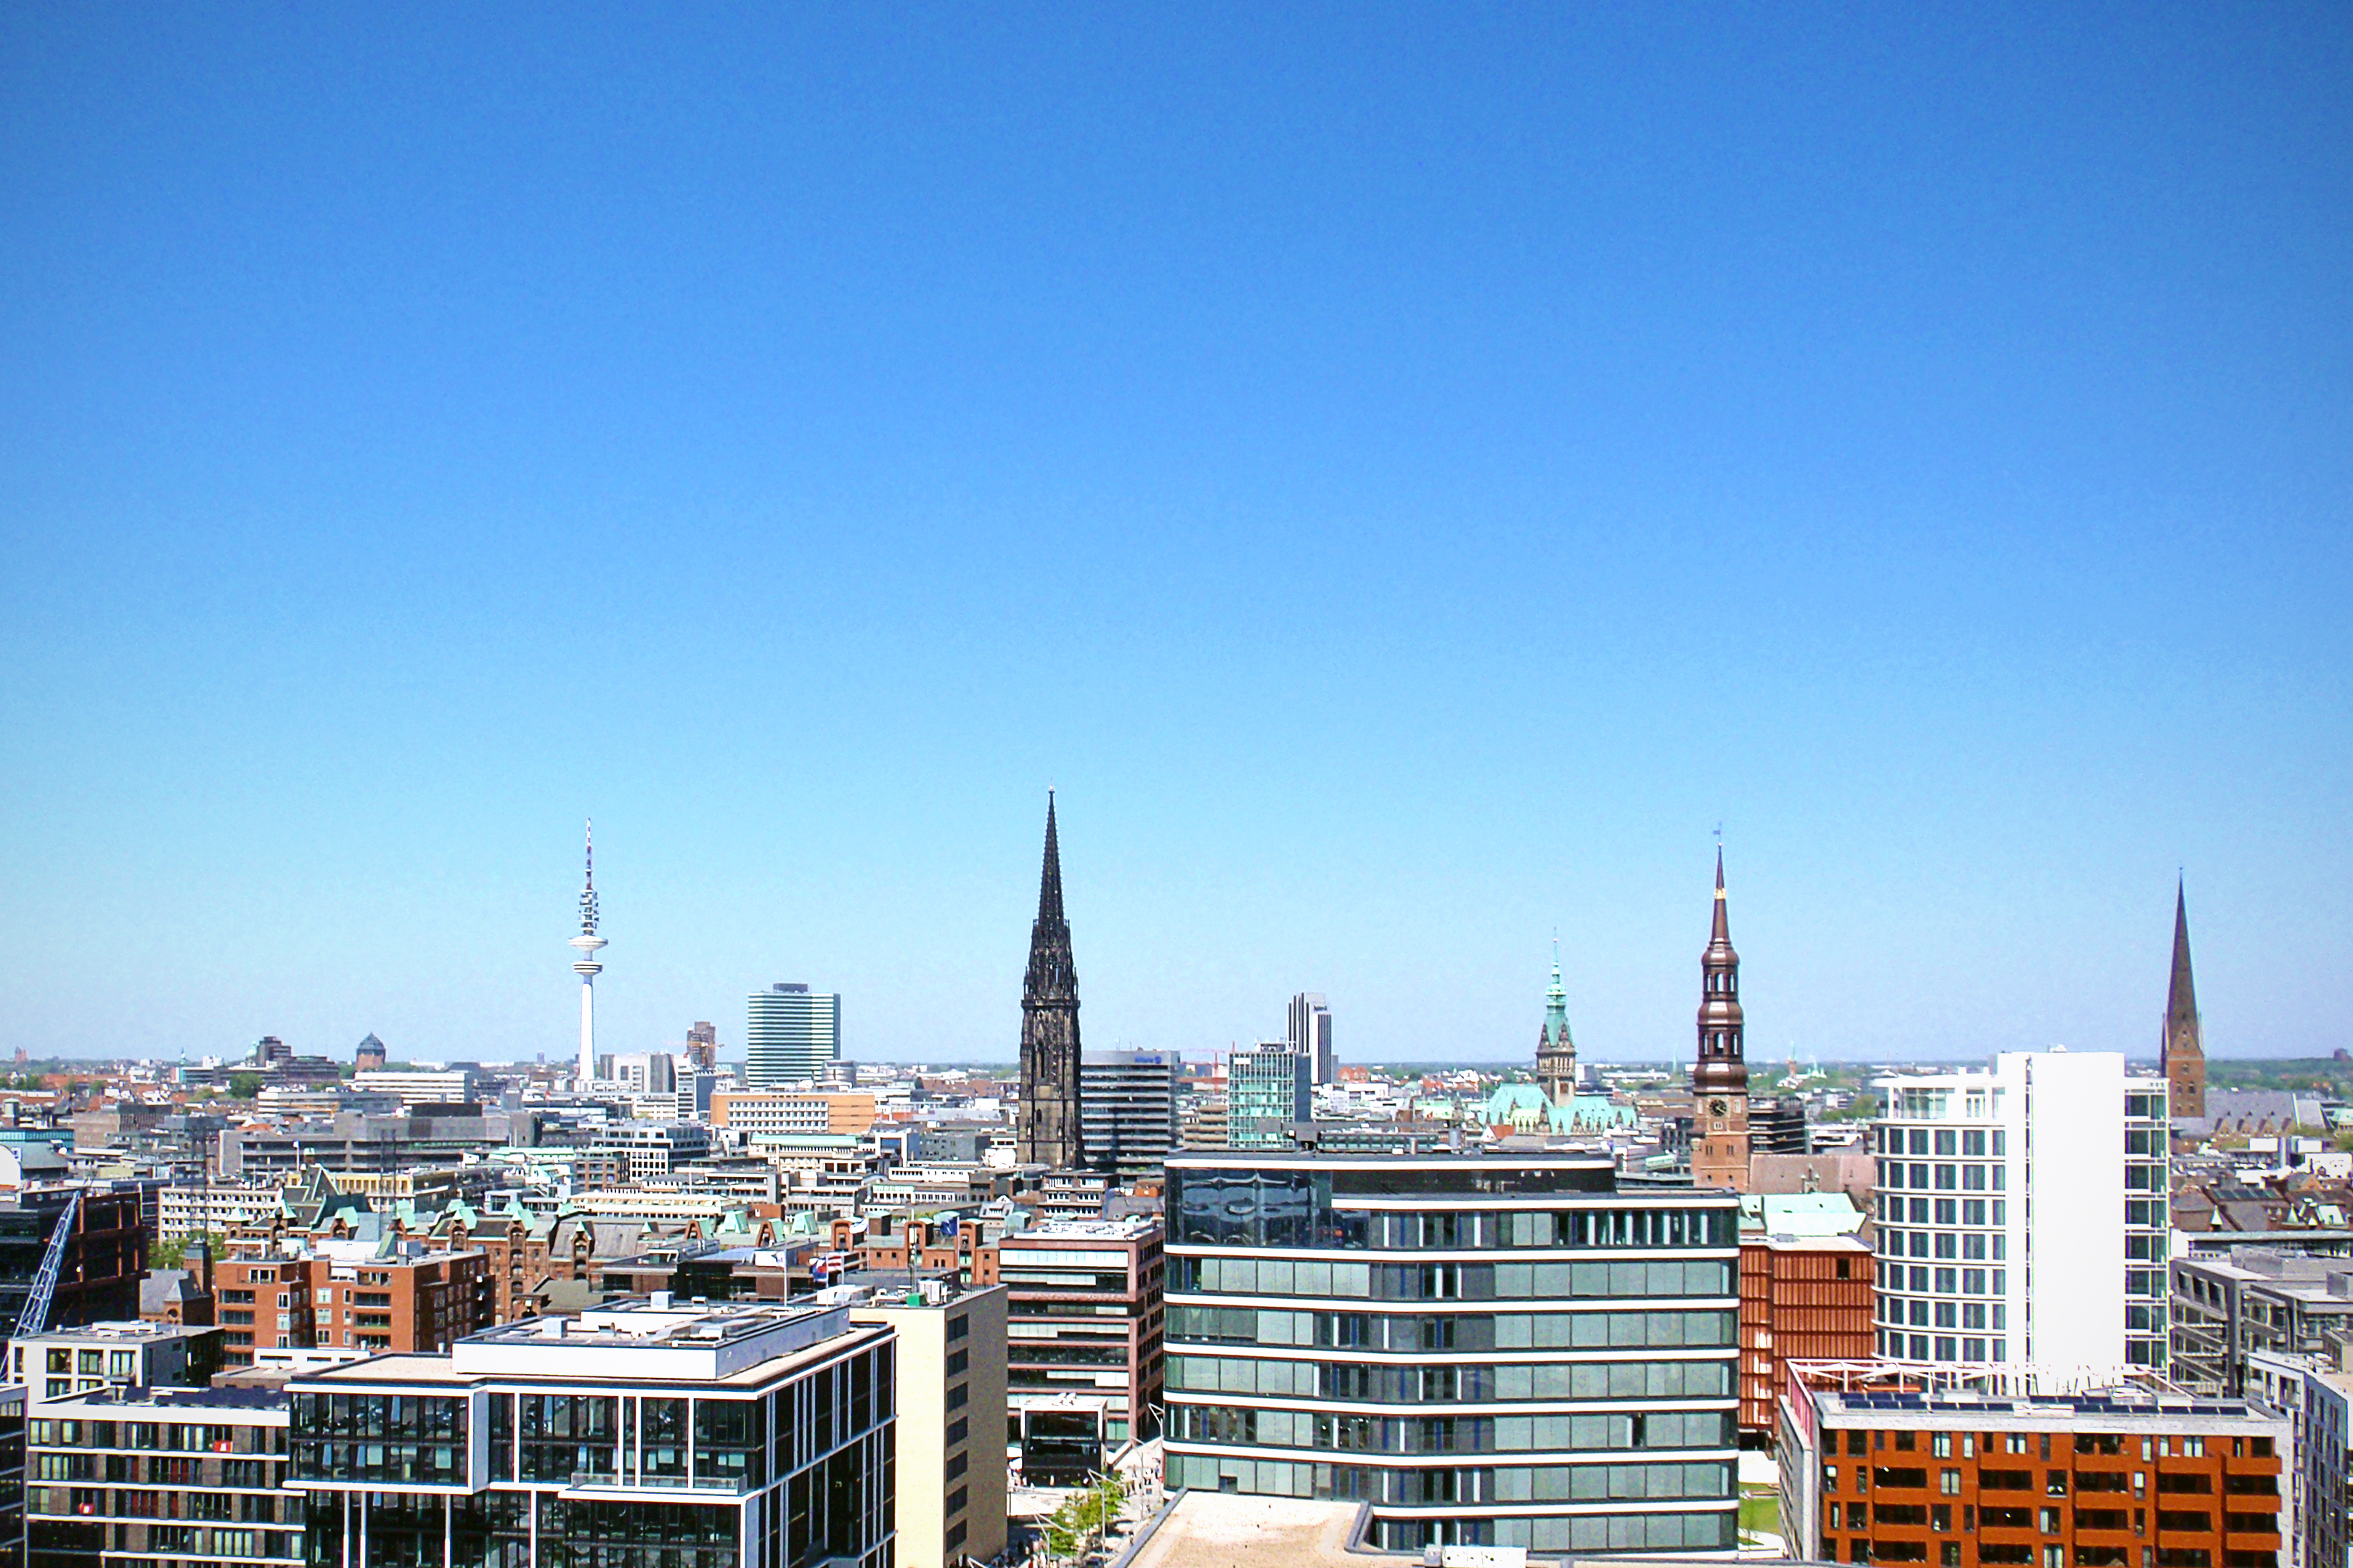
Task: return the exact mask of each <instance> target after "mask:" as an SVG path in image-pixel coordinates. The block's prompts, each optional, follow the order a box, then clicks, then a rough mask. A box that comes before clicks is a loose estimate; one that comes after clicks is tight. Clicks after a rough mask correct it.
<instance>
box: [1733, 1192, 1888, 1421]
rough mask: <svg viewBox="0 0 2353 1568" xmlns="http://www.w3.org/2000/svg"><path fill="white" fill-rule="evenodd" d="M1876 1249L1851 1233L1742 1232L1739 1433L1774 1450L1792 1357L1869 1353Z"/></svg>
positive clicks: (1822, 1358)
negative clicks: (1828, 1234)
mask: <svg viewBox="0 0 2353 1568" xmlns="http://www.w3.org/2000/svg"><path fill="white" fill-rule="evenodd" d="M1871 1304H1872V1279H1871V1248H1869V1247H1865V1246H1864V1245H1863V1244H1862V1242H1860V1241H1857V1240H1856V1239H1855V1238H1854V1237H1851V1236H1760V1235H1750V1236H1744V1237H1741V1238H1740V1437H1741V1441H1742V1442H1743V1443H1744V1444H1745V1445H1746V1446H1747V1447H1763V1448H1769V1447H1772V1446H1773V1444H1774V1440H1775V1436H1776V1427H1777V1421H1776V1417H1775V1412H1776V1410H1778V1407H1779V1405H1780V1397H1781V1389H1782V1385H1783V1384H1785V1383H1787V1382H1788V1364H1789V1363H1791V1362H1793V1361H1846V1360H1858V1359H1863V1358H1867V1357H1869V1356H1870V1355H1871V1354H1872V1352H1873V1348H1874V1346H1873V1341H1872V1321H1871Z"/></svg>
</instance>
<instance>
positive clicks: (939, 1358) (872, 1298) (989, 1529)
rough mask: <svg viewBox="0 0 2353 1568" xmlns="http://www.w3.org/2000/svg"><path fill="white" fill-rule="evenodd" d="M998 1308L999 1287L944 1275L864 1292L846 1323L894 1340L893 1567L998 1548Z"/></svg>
mask: <svg viewBox="0 0 2353 1568" xmlns="http://www.w3.org/2000/svg"><path fill="white" fill-rule="evenodd" d="M1005 1310H1006V1295H1005V1287H1003V1286H1002V1285H995V1286H987V1287H984V1288H982V1289H959V1288H958V1287H957V1285H956V1284H955V1280H954V1278H953V1277H952V1276H951V1277H950V1278H949V1279H937V1278H934V1279H926V1280H923V1281H921V1282H919V1283H918V1284H917V1285H916V1286H915V1287H914V1288H913V1289H902V1290H892V1291H884V1290H882V1289H879V1288H878V1289H874V1290H871V1291H870V1292H868V1293H867V1300H866V1301H865V1302H864V1303H863V1304H862V1305H861V1304H859V1303H856V1302H853V1303H852V1304H851V1306H850V1309H849V1321H851V1322H853V1323H885V1324H888V1325H889V1326H890V1328H891V1330H892V1332H894V1333H895V1334H897V1335H898V1346H899V1351H898V1354H899V1380H898V1389H899V1411H898V1415H899V1426H898V1478H899V1479H898V1486H897V1488H896V1489H895V1490H896V1496H895V1502H894V1506H895V1510H896V1512H895V1515H894V1524H895V1526H896V1529H897V1532H898V1534H897V1541H896V1545H895V1552H896V1556H897V1562H896V1563H895V1565H894V1568H955V1564H957V1563H964V1562H966V1561H970V1562H976V1563H986V1562H987V1561H988V1560H989V1559H991V1558H993V1557H995V1556H996V1555H997V1553H998V1552H1002V1551H1004V1550H1005V1517H1006V1516H1005V1442H1004V1436H1005V1434H1004V1430H1003V1428H1001V1427H1000V1426H998V1425H997V1412H998V1411H1000V1410H1003V1409H1004V1408H1005V1322H1006V1320H1005Z"/></svg>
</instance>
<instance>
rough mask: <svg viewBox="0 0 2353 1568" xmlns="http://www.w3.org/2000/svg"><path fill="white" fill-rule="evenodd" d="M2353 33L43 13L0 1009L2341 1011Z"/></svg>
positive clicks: (2244, 1019)
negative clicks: (1714, 929)
mask: <svg viewBox="0 0 2353 1568" xmlns="http://www.w3.org/2000/svg"><path fill="white" fill-rule="evenodd" d="M2348 81H2353V9H2348V7H2346V6H2344V5H2170V6H2169V5H2113V6H2088V5H2071V6H2060V7H2052V6H2044V5H2020V6H2014V7H2008V8H2003V7H1996V6H1933V5H1932V6H1911V5H1875V6H1866V7H1840V6H1829V5H1801V6H1781V5H1757V6H1743V5H1699V6H1691V7H1678V6H1672V5H1636V6H1624V5H1611V6H1604V5H1593V6H1586V7H1581V8H1579V7H1566V6H1526V7H1515V8H1496V7H1475V6H1459V5H1442V6H1432V7H1429V8H1426V9H1408V8H1395V7H1386V6H1382V7H1375V6H1335V7H1331V8H1327V9H1321V10H1318V9H1314V8H1308V7H1266V6H1234V7H1227V8H1202V7H1164V8H1158V9H1153V8H1139V7H1103V6H1071V7H1066V8H1059V9H1054V8H1036V9H1022V10H1016V9H1013V8H1008V7H974V6H947V7H942V8H939V9H917V8H911V7H877V6H838V7H830V8H818V7H774V6H763V7H750V6H746V7H740V8H723V7H712V6H700V7H683V8H650V9H649V8H646V7H620V8H614V9H598V8H587V7H563V8H544V7H541V8H530V7H523V6H498V7H490V8H487V10H485V8H480V7H475V8H455V7H425V8H415V7H411V8H406V9H389V10H388V9H385V8H384V7H378V6H366V7H363V6H356V5H345V6H338V5H323V6H321V5H303V6H289V7H285V8H277V9H266V10H265V9H248V8H237V7H227V6H209V5H208V6H195V7H191V6H170V7H159V8H154V9H146V10H142V9H135V8H131V7H124V6H93V5H65V4H49V5H39V4H30V5H14V6H10V7H7V8H6V9H5V11H0V254H5V262H0V508H5V515H0V528H5V536H4V537H0V546H4V547H5V568H0V595H5V597H0V737H5V741H0V883H5V900H0V1050H5V1049H13V1048H14V1047H18V1046H22V1047H26V1048H28V1049H30V1050H32V1051H34V1052H35V1053H47V1052H53V1051H55V1052H64V1053H69V1054H84V1055H94V1054H112V1053H118V1052H122V1053H140V1054H160V1055H165V1056H170V1055H174V1054H176V1053H177V1052H179V1051H180V1050H181V1049H183V1048H184V1047H185V1049H186V1050H188V1051H189V1052H190V1053H191V1054H196V1053H204V1052H220V1051H230V1050H236V1049H239V1048H242V1047H244V1046H246V1045H247V1044H248V1043H249V1042H250V1041H251V1040H252V1039H254V1038H255V1037H258V1036H259V1035H261V1034H263V1033H265V1032H268V1033H273V1034H278V1035H280V1036H283V1037H286V1038H287V1039H288V1040H290V1042H291V1043H293V1044H294V1045H295V1046H296V1047H298V1048H301V1049H303V1050H306V1051H310V1050H322V1051H332V1052H334V1053H336V1054H339V1055H346V1056H347V1055H348V1054H349V1052H350V1049H351V1047H352V1043H353V1041H354V1040H356V1039H357V1038H358V1037H359V1036H360V1035H362V1034H363V1033H364V1032H366V1031H368V1030H375V1032H377V1033H378V1034H380V1035H382V1036H383V1037H384V1038H385V1040H386V1041H388V1042H389V1043H390V1044H391V1046H392V1048H393V1049H394V1051H395V1052H396V1054H398V1055H401V1056H416V1057H425V1058H436V1057H439V1058H467V1057H479V1058H492V1059H498V1058H507V1057H511V1056H528V1055H529V1054H531V1053H532V1052H533V1051H537V1050H545V1051H547V1052H549V1053H550V1054H551V1055H554V1054H561V1053H563V1052H565V1051H566V1050H567V1049H569V1048H570V1047H571V1044H572V1041H573V1037H574V1029H575V1024H574V1018H575V1012H574V1003H575V982H574V981H573V979H572V976H571V974H570V973H569V971H568V969H567V968H566V964H567V963H568V961H569V959H570V958H571V956H572V955H571V953H570V952H569V951H568V950H567V949H565V946H564V940H565V937H566V936H567V935H568V934H570V930H571V925H570V921H571V913H572V906H573V900H574V898H575V895H576V892H577V889H578V881H579V876H578V870H579V868H578V851H579V832H580V820H581V818H582V817H584V816H591V815H593V816H595V817H596V822H597V836H598V843H599V849H600V856H599V865H600V870H601V873H602V874H601V876H600V879H599V880H600V887H601V889H602V890H603V893H604V902H605V910H606V915H607V928H606V929H607V934H608V935H609V936H610V937H611V939H612V946H611V947H610V948H609V949H608V950H607V952H606V954H605V957H606V959H607V973H606V974H605V976H604V978H603V981H602V982H601V983H600V990H599V995H600V998H601V1002H602V1018H603V1020H604V1024H605V1029H604V1041H605V1043H606V1044H607V1045H608V1046H609V1047H612V1048H616V1049H631V1048H642V1047H648V1046H652V1045H658V1044H659V1043H662V1042H664V1041H674V1040H676V1039H678V1038H680V1037H681V1036H682V1034H683V1030H684V1027H685V1026H686V1025H687V1024H688V1023H689V1022H690V1021H691V1020H694V1019H697V1018H710V1019H713V1020H716V1021H717V1022H718V1023H719V1025H720V1026H721V1036H722V1038H723V1041H725V1042H726V1043H727V1044H728V1045H729V1046H730V1047H738V1048H740V1047H741V1044H742V1040H743V1030H744V1021H743V1020H744V994H745V993H746V992H748V991H749V990H751V989H753V988H754V987H755V986H759V985H764V984H766V983H768V982H770V981H774V980H804V981H808V982H811V983H813V984H817V985H818V986H819V987H821V988H829V989H839V991H841V992H842V993H843V994H844V998H845V1000H844V1005H843V1016H844V1019H845V1026H846V1032H847V1034H848V1037H849V1042H850V1044H851V1045H852V1047H853V1048H854V1050H855V1052H856V1053H857V1054H860V1055H866V1056H896V1057H899V1058H902V1059H905V1058H983V1057H988V1058H996V1059H1009V1058H1010V1057H1011V1056H1012V1054H1013V1047H1014V1042H1015V1040H1016V1031H1017V1027H1018V991H1019V981H1020V974H1021V969H1022V963H1023V958H1024V953H1025V950H1026V944H1027V941H1028V922H1029V914H1030V912H1031V910H1032V909H1033V908H1034V900H1035V899H1036V887H1037V883H1036V878H1037V855H1038V846H1039V830H1040V827H1041V825H1042V822H1041V819H1042V814H1043V806H1044V795H1045V789H1046V786H1047V784H1049V783H1053V784H1057V785H1059V786H1060V791H1061V794H1060V799H1061V802H1062V826H1063V844H1064V848H1065V863H1066V869H1067V872H1068V879H1069V889H1070V895H1069V896H1070V908H1071V916H1072V920H1073V922H1074V926H1075V931H1076V941H1077V954H1078V963H1079V973H1080V977H1081V984H1082V995H1083V997H1084V1003H1085V1013H1084V1015H1083V1017H1084V1026H1085V1030H1086V1038H1087V1039H1088V1041H1089V1042H1090V1043H1091V1044H1093V1045H1101V1046H1112V1045H1119V1044H1130V1045H1136V1046H1151V1047H1177V1048H1182V1049H1185V1050H1187V1051H1195V1052H1206V1051H1208V1050H1210V1049H1213V1048H1217V1047H1222V1046H1223V1045H1225V1044H1226V1043H1227V1042H1228V1041H1230V1040H1248V1039H1250V1038H1252V1037H1257V1036H1260V1035H1263V1034H1266V1033H1270V1032H1274V1031H1277V1030H1279V1028H1280V1026H1281V1021H1282V1006H1283V1003H1284V1001H1285V999H1286V998H1287V996H1288V995H1289V994H1290V993H1292V992H1293V991H1294V990H1299V989H1315V990H1321V991H1324V992H1325V993H1327V994H1329V995H1330V996H1331V998H1332V1004H1333V1006H1334V1009H1335V1014H1336V1016H1337V1021H1338V1038H1339V1042H1340V1045H1341V1048H1342V1053H1343V1055H1344V1057H1351V1056H1352V1057H1356V1058H1359V1059H1363V1058H1379V1057H1390V1058H1419V1059H1432V1058H1462V1059H1493V1058H1504V1057H1518V1056H1523V1055H1525V1054H1526V1053H1527V1052H1529V1051H1530V1050H1531V1049H1532V1048H1533V1045H1534V1041H1535V1033H1536V1028H1537V1025H1538V1023H1539V1021H1540V1019H1541V1012H1542V1005H1543V989H1544V984H1545V978H1546V963H1547V962H1548V957H1549V942H1550V938H1551V935H1552V932H1553V931H1554V930H1555V929H1556V928H1557V930H1558V931H1559V933H1560V938H1561V943H1562V948H1563V952H1564V954H1565V957H1566V964H1567V977H1568V984H1569V994H1570V1007H1571V1016H1572V1019H1573V1021H1574V1023H1575V1025H1576V1026H1577V1033H1578V1037H1579V1039H1580V1041H1581V1043H1582V1044H1583V1045H1584V1046H1585V1047H1586V1048H1587V1050H1588V1052H1589V1053H1591V1054H1594V1055H1598V1056H1601V1057H1605V1058H1628V1057H1642V1056H1648V1057H1658V1056H1661V1055H1663V1054H1666V1053H1670V1052H1672V1053H1675V1054H1683V1053H1687V1052H1688V1051H1689V1049H1690V1047H1691V1042H1692V1037H1693V1015H1694V1009H1695V1007H1696V1005H1697V1001H1698V983H1699V953H1700V949H1701V947H1702V945H1703V944H1704V940H1705V936H1706V922H1707V913H1708V887H1709V864H1710V856H1711V853H1712V849H1713V842H1714V840H1713V837H1712V834H1713V830H1714V829H1715V826H1717V824H1718V823H1719V822H1720V823H1721V824H1722V825H1723V828H1724V836H1725V846H1726V849H1727V854H1728V857H1729V860H1730V866H1731V872H1732V879H1733V920H1734V925H1733V931H1734V935H1735V938H1736V941H1737V942H1738V945H1739V947H1740V949H1741V952H1742V954H1743V958H1744V960H1745V967H1744V982H1745V994H1746V1002H1747V1005H1748V1016H1749V1020H1750V1035H1749V1041H1750V1051H1751V1055H1752V1057H1766V1056H1776V1055H1778V1054H1780V1053H1782V1052H1784V1051H1786V1050H1787V1049H1788V1047H1790V1046H1791V1045H1792V1044H1795V1045H1796V1046H1797V1047H1799V1048H1800V1049H1802V1050H1806V1051H1819V1052H1820V1054H1821V1055H1823V1056H1824V1057H1831V1056H1865V1057H1873V1056H1882V1055H1887V1054H1899V1055H1900V1054H1946V1055H1950V1054H1964V1055H1967V1054H1977V1053H1982V1052H1985V1051H1989V1050H1992V1049H1996V1048H2003V1047H2024V1046H2042V1045H2047V1044H2050V1043H2053V1042H2064V1043H2066V1044H2068V1045H2070V1046H2072V1047H2076V1048H2079V1049H2080V1048H2094V1047H2105V1048H2124V1049H2128V1050H2132V1051H2134V1052H2137V1053H2144V1054H2146V1053H2149V1052H2152V1051H2153V1049H2154V1047H2155V1045H2156V1042H2157V1037H2158V1022H2159V1017H2160V1013H2161V1009H2162V1007H2163V1004H2164V987H2165V974H2166V958H2167V943H2168V935H2169V930H2170V921H2171V915H2172V900H2173V882H2174V875H2175V868H2177V867H2178V866H2180V867H2186V868H2188V875H2189V896H2190V911H2191V918H2192V921H2193V927H2194V931H2195V934H2196V937H2197V941H2198V953H2199V961H2200V983H2201V984H2200V1000H2201V1001H2202V1002H2203V1004H2204V1006H2205V1011H2206V1018H2207V1027H2208V1032H2209V1038H2210V1041H2211V1043H2212V1045H2213V1046H2214V1047H2215V1048H2217V1049H2218V1050H2220V1051H2222V1052H2232V1053H2242V1054H2251V1053H2264V1054H2280V1053H2288V1054H2302V1053H2307V1052H2323V1053H2325V1052H2326V1051H2327V1050H2329V1049H2333V1048H2334V1047H2337V1046H2340V1045H2348V1046H2353V1029H2348V1024H2347V1007H2346V1000H2345V984H2346V975H2347V969H2346V941H2347V934H2348V929H2353V897H2348V882H2353V867H2348V848H2349V847H2353V833H2348V805H2353V800H2348V793H2353V792H2349V791H2348V775H2349V774H2353V770H2348V760H2353V759H2348V717H2353V715H2348V651H2353V650H2349V649H2348V641H2353V632H2348V627H2353V616H2348V610H2347V604H2348V589H2353V482H2348V481H2353V352H2348V351H2353V93H2348V89H2347V84H2348Z"/></svg>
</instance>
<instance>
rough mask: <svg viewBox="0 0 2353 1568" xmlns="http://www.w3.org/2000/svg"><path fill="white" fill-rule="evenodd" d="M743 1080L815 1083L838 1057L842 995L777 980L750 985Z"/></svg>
mask: <svg viewBox="0 0 2353 1568" xmlns="http://www.w3.org/2000/svg"><path fill="white" fill-rule="evenodd" d="M749 1011H750V1014H751V1021H750V1026H749V1028H748V1030H747V1031H746V1034H745V1041H746V1045H745V1048H744V1082H745V1083H747V1084H749V1085H750V1086H751V1087H752V1088H754V1089H789V1088H791V1087H792V1086H793V1085H795V1084H799V1083H814V1082H816V1081H817V1080H818V1079H822V1078H823V1077H825V1074H826V1069H827V1068H830V1067H831V1066H832V1065H833V1064H834V1063H836V1062H838V1061H839V1060H840V1059H841V997H840V995H839V994H837V993H828V992H813V991H811V990H810V989H809V988H808V987H807V985H804V984H798V983H796V982H792V981H780V982H778V983H777V984H774V985H771V986H769V987H768V988H767V989H766V990H765V991H754V992H753V993H752V999H751V1003H750V1005H749Z"/></svg>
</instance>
